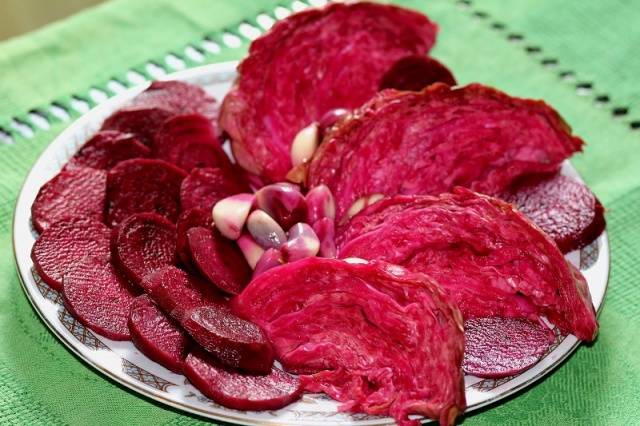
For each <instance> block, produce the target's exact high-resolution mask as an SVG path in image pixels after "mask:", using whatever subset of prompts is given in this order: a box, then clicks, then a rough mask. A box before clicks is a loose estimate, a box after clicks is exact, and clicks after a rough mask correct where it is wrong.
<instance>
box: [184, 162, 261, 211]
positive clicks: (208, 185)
mask: <svg viewBox="0 0 640 426" xmlns="http://www.w3.org/2000/svg"><path fill="white" fill-rule="evenodd" d="M249 191H250V189H249V187H248V185H247V184H246V183H244V181H241V180H239V179H237V178H236V177H235V176H233V175H232V174H231V172H230V171H229V169H222V168H219V167H217V168H203V169H194V170H192V171H191V173H190V174H189V176H187V178H186V179H185V180H184V181H183V182H182V186H181V188H180V203H181V205H182V210H190V209H193V208H199V209H203V210H211V209H212V208H213V205H214V204H215V203H217V202H218V201H220V200H222V199H223V198H226V197H228V196H230V195H233V194H238V193H240V192H249Z"/></svg>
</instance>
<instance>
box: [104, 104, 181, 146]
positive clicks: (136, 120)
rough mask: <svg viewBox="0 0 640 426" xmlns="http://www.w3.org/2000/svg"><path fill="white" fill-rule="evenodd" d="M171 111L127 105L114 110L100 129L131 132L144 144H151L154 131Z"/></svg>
mask: <svg viewBox="0 0 640 426" xmlns="http://www.w3.org/2000/svg"><path fill="white" fill-rule="evenodd" d="M172 116H173V114H172V113H171V111H168V110H165V109H163V108H157V107H145V106H128V107H125V108H122V109H120V110H118V111H116V112H114V113H113V114H112V115H111V116H110V117H108V118H107V119H106V120H105V121H104V123H103V124H102V130H116V131H120V132H123V133H132V134H134V135H136V137H138V138H139V139H140V141H141V142H142V143H143V144H145V145H146V146H148V147H150V146H152V144H153V137H154V136H155V134H156V131H157V130H158V129H159V128H160V126H162V123H164V122H165V121H166V120H168V119H169V118H171V117H172Z"/></svg>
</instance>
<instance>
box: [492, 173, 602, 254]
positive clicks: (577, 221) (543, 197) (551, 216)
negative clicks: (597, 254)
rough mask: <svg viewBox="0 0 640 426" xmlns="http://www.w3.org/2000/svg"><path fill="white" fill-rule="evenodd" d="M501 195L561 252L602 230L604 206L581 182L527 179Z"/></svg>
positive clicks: (588, 240) (584, 242)
mask: <svg viewBox="0 0 640 426" xmlns="http://www.w3.org/2000/svg"><path fill="white" fill-rule="evenodd" d="M501 198H504V199H505V200H506V201H508V202H510V203H512V204H514V205H515V206H516V208H517V209H518V210H520V212H522V213H524V214H525V215H526V216H527V217H528V218H529V219H531V220H532V221H533V223H535V224H536V225H538V226H539V227H540V228H542V230H543V231H544V232H546V233H547V234H548V235H549V236H550V237H551V238H552V239H553V240H554V241H555V242H556V244H557V245H558V248H559V249H560V251H562V252H563V253H567V252H570V251H571V250H576V249H579V248H581V247H584V246H586V245H588V244H589V243H591V242H592V241H593V240H595V239H596V238H598V236H599V235H600V234H601V233H602V231H604V228H605V226H606V223H605V219H604V208H603V207H602V204H600V201H598V199H597V198H596V196H595V195H593V193H592V192H591V191H590V190H589V188H587V187H586V186H585V185H583V184H581V183H580V182H578V181H576V180H575V179H572V178H570V177H567V176H563V175H560V174H557V175H555V176H552V177H546V178H542V179H540V178H538V179H531V180H528V181H525V182H524V183H522V184H520V185H518V186H517V187H516V188H515V189H514V190H511V191H509V192H507V193H506V194H504V195H503V196H502V197H501Z"/></svg>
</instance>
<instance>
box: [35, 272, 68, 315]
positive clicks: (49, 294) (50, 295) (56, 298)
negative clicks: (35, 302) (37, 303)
mask: <svg viewBox="0 0 640 426" xmlns="http://www.w3.org/2000/svg"><path fill="white" fill-rule="evenodd" d="M31 275H32V276H33V281H34V282H35V283H36V287H38V291H40V294H42V297H44V298H45V299H47V300H51V301H52V302H53V303H55V304H56V305H62V295H61V294H60V293H59V292H57V291H56V290H54V289H52V288H51V287H49V285H48V284H47V283H45V282H44V281H42V278H41V277H40V274H38V271H36V268H35V266H32V267H31Z"/></svg>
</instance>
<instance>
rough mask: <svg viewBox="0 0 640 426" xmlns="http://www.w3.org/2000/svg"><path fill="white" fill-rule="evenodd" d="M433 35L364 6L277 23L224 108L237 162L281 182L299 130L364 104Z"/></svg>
mask: <svg viewBox="0 0 640 426" xmlns="http://www.w3.org/2000/svg"><path fill="white" fill-rule="evenodd" d="M436 31H437V27H436V25H435V24H434V23H433V22H431V21H430V20H429V19H427V17H426V16H424V15H421V14H419V13H416V12H413V11H411V10H407V9H402V8H400V7H397V6H390V5H382V4H375V3H369V2H357V3H348V4H343V3H334V4H330V5H328V6H326V7H323V8H317V9H310V10H307V11H304V12H301V13H297V14H295V15H292V16H290V17H289V18H287V19H284V20H282V21H280V22H278V23H277V24H276V25H274V27H273V28H272V29H271V30H270V31H269V32H267V33H266V34H265V35H263V36H262V37H259V38H258V39H256V40H254V41H253V43H251V47H250V48H249V56H247V58H245V59H244V60H243V61H242V62H241V63H240V65H239V67H238V74H239V77H238V80H237V82H236V85H235V87H234V88H233V89H232V90H231V91H230V92H229V94H228V95H227V96H226V97H225V99H224V102H223V105H222V109H221V112H220V124H221V127H222V129H223V130H224V131H225V132H227V133H228V134H229V136H230V137H231V141H232V148H233V153H234V156H235V158H236V160H237V161H238V163H239V164H240V165H241V166H242V167H244V168H245V169H247V170H248V171H250V172H251V173H254V174H256V175H259V176H261V177H263V178H264V179H265V180H266V181H268V182H277V181H282V180H284V178H285V175H286V174H287V172H288V171H289V169H291V165H292V164H291V157H290V147H291V144H292V142H293V138H294V137H295V135H296V134H297V133H298V131H300V130H301V129H302V128H304V127H306V126H307V125H309V124H310V123H311V122H313V121H318V120H320V118H322V116H323V115H324V114H325V113H326V112H328V111H330V110H332V109H335V108H349V109H350V108H355V107H358V106H360V105H362V104H363V103H364V102H365V101H367V100H368V99H369V98H370V97H371V96H373V95H374V94H375V93H376V92H377V91H378V86H379V84H380V80H381V78H382V76H383V75H384V73H385V72H387V70H388V69H389V68H391V66H392V65H393V64H394V63H395V62H396V61H397V60H398V59H400V58H403V57H405V56H409V55H414V54H418V55H424V54H426V53H427V52H428V51H429V50H430V49H431V46H432V45H433V43H434V41H435V36H436Z"/></svg>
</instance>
